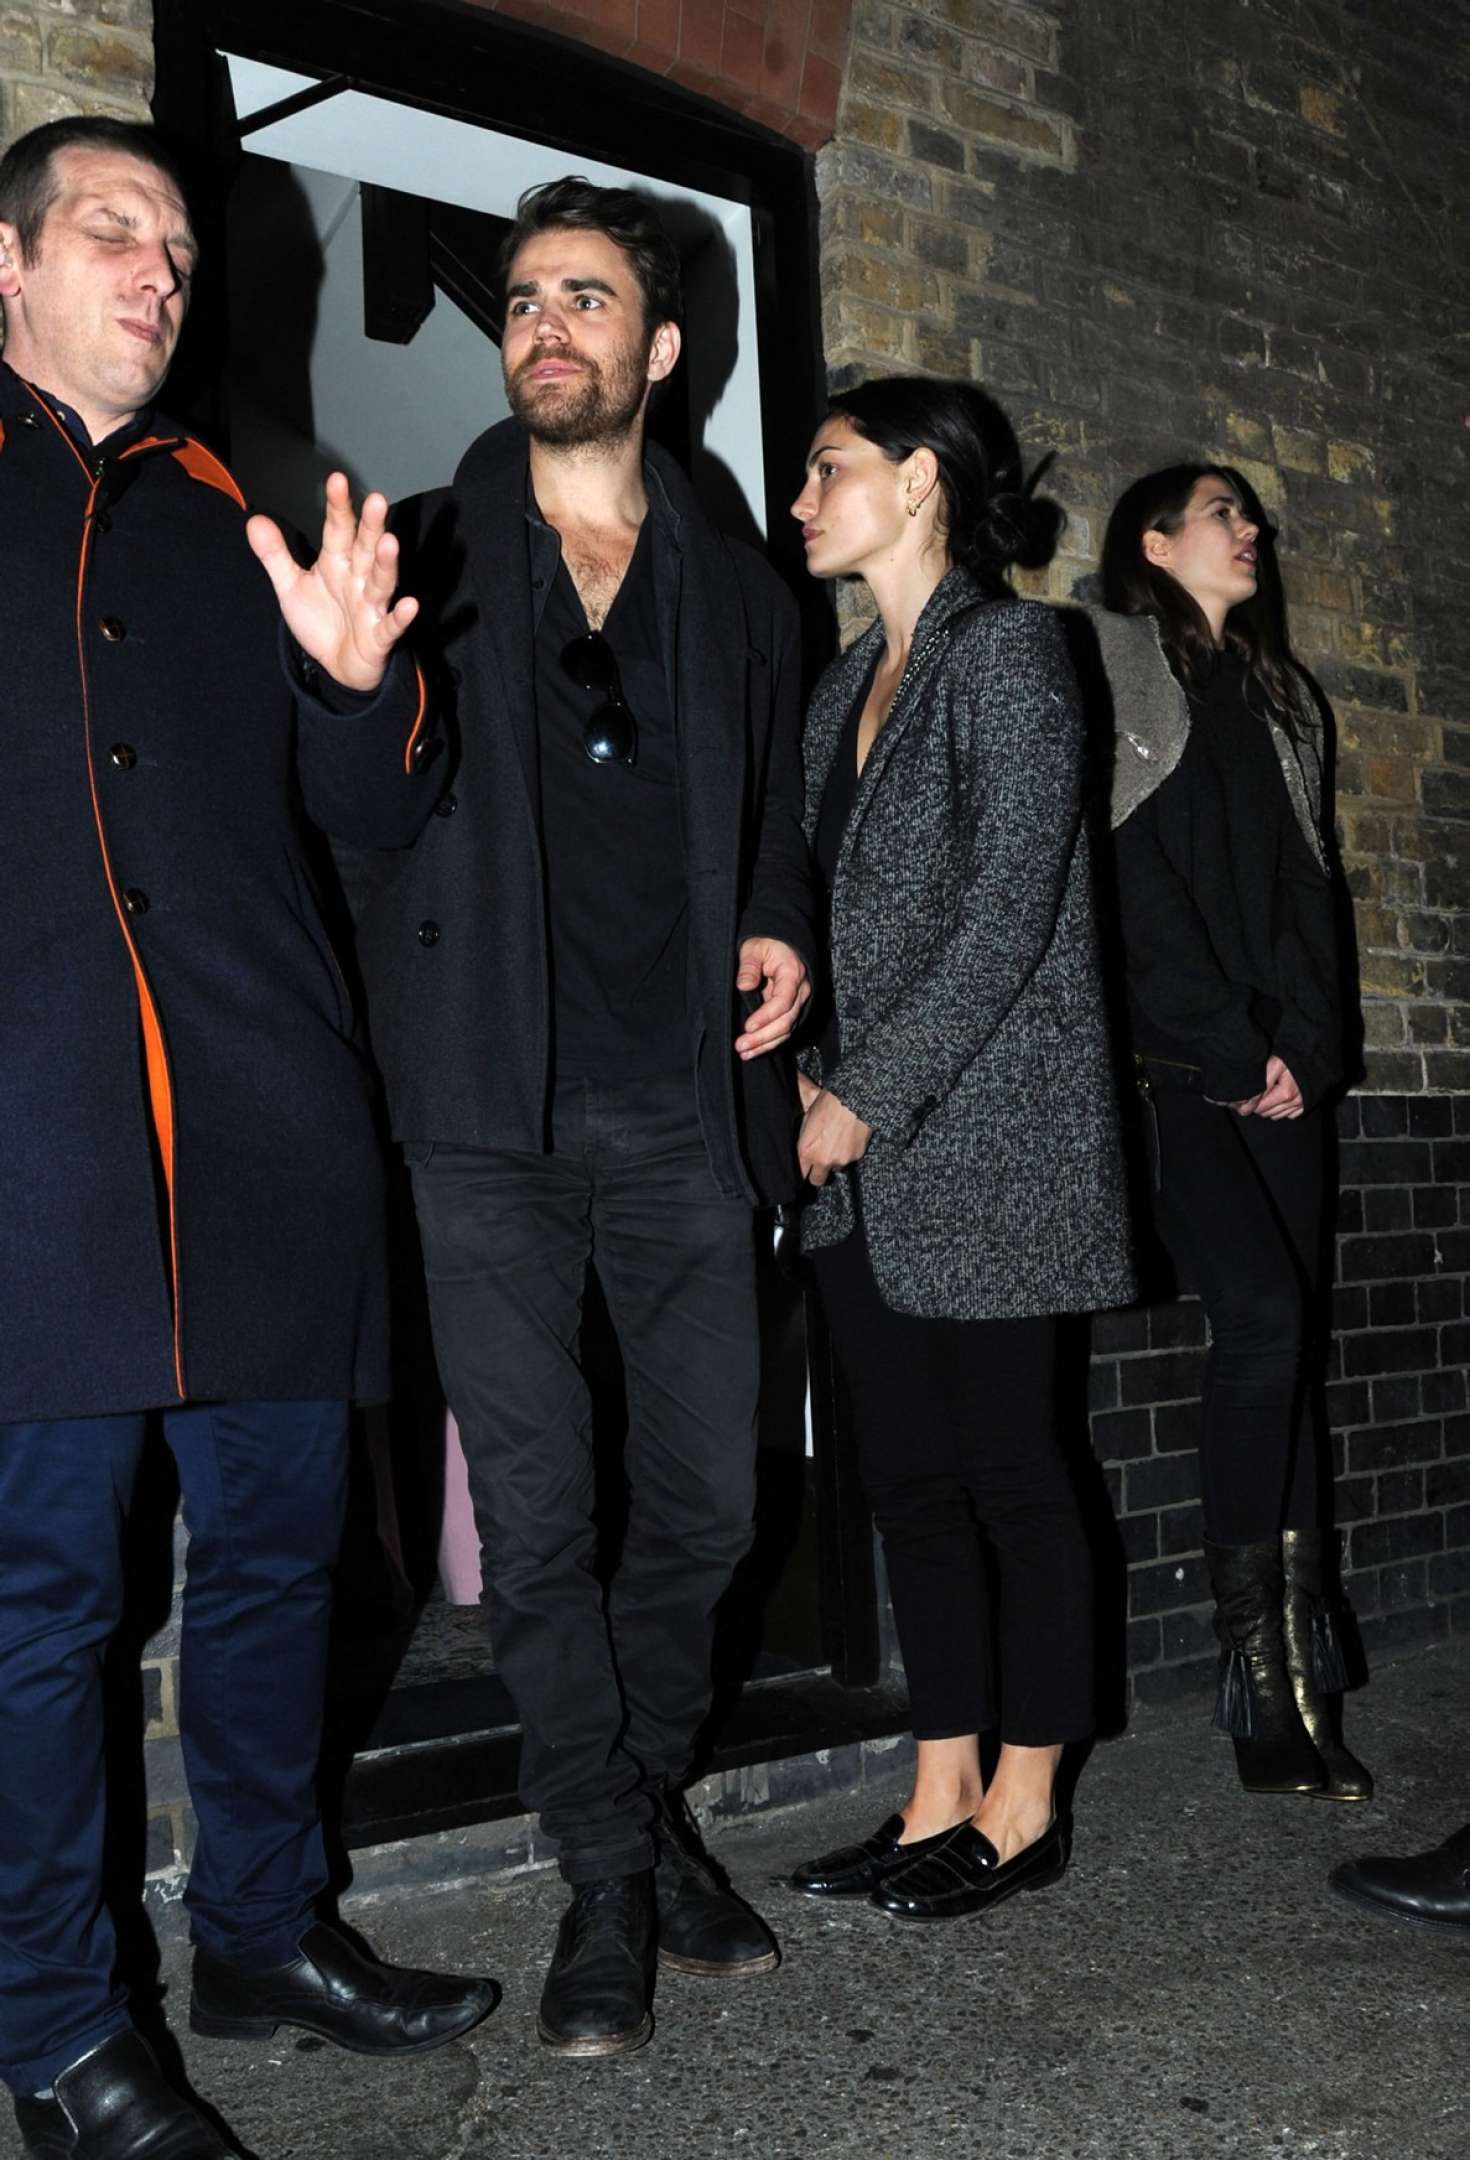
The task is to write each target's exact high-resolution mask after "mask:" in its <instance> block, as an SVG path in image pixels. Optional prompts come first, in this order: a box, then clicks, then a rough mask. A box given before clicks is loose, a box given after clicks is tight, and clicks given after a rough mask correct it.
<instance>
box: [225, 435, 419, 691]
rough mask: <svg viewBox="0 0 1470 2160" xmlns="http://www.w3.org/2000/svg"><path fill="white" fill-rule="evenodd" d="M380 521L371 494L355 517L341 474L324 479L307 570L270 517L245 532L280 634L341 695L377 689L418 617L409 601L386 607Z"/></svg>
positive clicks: (389, 583)
mask: <svg viewBox="0 0 1470 2160" xmlns="http://www.w3.org/2000/svg"><path fill="white" fill-rule="evenodd" d="M387 520H388V501H387V497H386V496H384V495H378V494H372V495H369V496H368V497H367V499H366V501H365V502H364V503H363V506H362V516H361V517H360V518H359V517H358V516H357V515H356V514H355V512H354V511H353V508H352V490H351V488H350V487H349V486H348V483H347V476H346V474H345V473H339V472H334V473H333V474H331V476H330V477H329V479H328V481H327V510H326V516H325V518H324V519H323V521H322V545H321V553H320V554H319V555H318V556H317V559H316V561H315V562H314V563H313V564H312V566H311V568H310V569H309V570H303V569H302V567H301V565H300V564H299V563H298V562H297V560H296V558H295V556H294V555H293V554H292V553H291V550H290V549H289V548H288V547H287V545H286V542H285V539H284V538H283V536H282V533H281V529H280V527H279V525H277V524H275V523H274V522H273V521H272V520H271V519H270V518H268V517H253V518H251V519H250V521H249V523H248V524H247V525H246V527H245V531H246V534H247V536H248V538H249V541H250V545H251V547H252V548H253V549H254V550H255V552H256V554H257V555H258V556H259V558H260V560H261V562H262V563H263V564H264V566H265V569H266V572H267V574H268V575H269V577H270V581H271V583H272V585H274V587H275V589H276V598H277V600H279V602H280V604H281V613H282V615H283V616H284V617H285V622H286V628H287V629H288V630H289V631H290V633H291V635H292V637H294V638H295V640H296V642H297V644H298V645H299V646H300V647H301V650H302V651H303V652H304V653H305V654H306V655H307V657H308V658H309V659H311V660H314V661H315V662H316V664H317V666H318V667H319V668H321V669H323V670H324V671H325V673H326V674H328V675H330V676H331V677H332V679H333V681H334V682H338V683H340V684H341V685H342V687H343V689H344V690H359V691H364V692H372V691H374V690H376V689H377V687H378V685H379V684H380V683H381V682H382V680H383V676H384V674H385V673H386V671H387V667H388V662H389V659H390V658H391V656H392V652H393V648H394V646H395V645H396V644H397V642H398V640H399V639H400V638H401V637H402V635H403V633H404V631H405V630H406V629H407V628H408V626H409V624H410V623H411V622H412V621H413V619H414V617H415V615H417V613H418V611H419V604H418V602H417V600H410V599H402V600H399V601H398V602H397V603H396V604H395V603H394V600H393V593H394V589H395V587H396V586H397V583H398V542H397V541H396V540H395V539H394V537H393V535H392V533H390V532H389V531H388V529H387Z"/></svg>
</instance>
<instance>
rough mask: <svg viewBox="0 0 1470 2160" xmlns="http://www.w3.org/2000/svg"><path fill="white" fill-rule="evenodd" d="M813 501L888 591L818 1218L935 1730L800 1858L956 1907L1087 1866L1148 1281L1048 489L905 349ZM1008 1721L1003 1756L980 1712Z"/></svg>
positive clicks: (900, 1905)
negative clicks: (1121, 1414)
mask: <svg viewBox="0 0 1470 2160" xmlns="http://www.w3.org/2000/svg"><path fill="white" fill-rule="evenodd" d="M792 509H793V514H794V515H795V516H796V517H797V518H799V519H800V521H801V525H802V531H803V538H804V540H805V544H806V558H807V567H808V569H809V570H810V571H811V572H812V574H813V575H814V576H817V577H827V578H830V577H855V578H861V579H862V580H863V581H864V583H865V584H866V585H867V587H868V591H869V593H870V594H871V596H872V599H873V601H874V602H875V604H876V607H877V615H878V619H877V621H876V622H875V623H874V624H873V626H872V628H871V629H870V630H868V631H867V632H866V634H865V635H863V636H862V637H860V638H859V639H858V640H857V641H856V643H855V644H854V645H853V646H852V647H851V648H850V649H849V650H848V651H847V652H846V653H845V654H844V655H843V656H842V658H840V659H839V660H838V661H836V662H835V663H834V665H833V666H832V667H831V668H830V669H829V670H828V671H827V673H826V675H825V676H824V677H823V678H822V681H821V683H820V685H819V686H818V689H817V691H816V694H815V697H814V699H813V703H812V708H811V713H810V716H809V720H808V727H807V738H806V755H807V828H808V833H809V836H810V838H811V840H812V842H813V845H814V849H815V853H816V857H817V861H818V863H819V865H820V867H821V870H822V872H823V874H824V876H825V879H826V883H827V890H828V894H829V900H830V907H829V917H830V954H831V977H832V1009H831V1012H830V1016H829V1018H828V1022H827V1026H826V1030H825V1033H824V1034H823V1035H822V1038H821V1041H820V1043H819V1045H818V1046H817V1047H816V1050H815V1052H814V1054H813V1055H812V1056H811V1058H810V1061H809V1074H808V1078H807V1080H806V1082H805V1085H804V1088H803V1098H804V1101H805V1104H806V1114H805V1118H804V1121H803V1125H802V1130H801V1136H800V1156H801V1161H802V1166H803V1168H804V1170H805V1172H806V1174H807V1176H808V1178H809V1179H810V1181H811V1183H812V1185H813V1186H814V1187H816V1188H817V1196H816V1203H815V1205H814V1206H813V1207H811V1208H810V1209H809V1210H808V1211H807V1213H806V1217H805V1222H804V1229H803V1244H804V1246H805V1248H806V1249H807V1250H808V1251H810V1253H811V1255H812V1259H813V1264H814V1267H815V1272H816V1279H817V1284H818V1287H819V1290H820V1294H821V1299H822V1304H823V1307H824V1309H825V1313H826V1317H827V1322H828V1326H829V1330H830V1334H831V1337H832V1342H833V1347H834V1350H835V1353H836V1357H837V1361H838V1364H839V1366H840V1368H841V1371H842V1374H843V1377H844V1379H845V1381H846V1387H847V1394H848V1397H849V1400H850V1402H851V1406H852V1411H853V1418H854V1424H855V1429H856V1439H857V1448H858V1453H859V1460H860V1464H861V1469H862V1474H863V1479H864V1483H865V1486H866V1490H867V1493H868V1496H869V1499H870V1501H871V1503H872V1506H873V1511H874V1515H875V1518H876V1520H877V1524H878V1527H879V1530H880V1531H881V1533H882V1537H883V1542H884V1549H885V1553H886V1557H887V1565H888V1579H889V1586H890V1590H891V1594H892V1599H893V1610H894V1616H895V1620H896V1622H897V1626H898V1632H899V1638H900V1643H901V1647H902V1651H903V1659H904V1666H905V1670H906V1673H907V1677H908V1684H909V1695H910V1704H911V1710H912V1716H913V1728H914V1734H915V1737H916V1739H917V1742H918V1761H917V1768H916V1773H915V1778H914V1785H913V1791H912V1793H911V1795H910V1797H909V1799H908V1801H907V1803H906V1804H905V1806H904V1807H903V1808H902V1810H901V1811H900V1812H899V1813H898V1814H897V1815H894V1816H892V1817H891V1818H890V1819H889V1820H888V1821H886V1822H885V1823H883V1824H882V1825H881V1826H880V1828H879V1829H878V1830H877V1831H876V1832H875V1833H874V1834H873V1836H871V1837H870V1838H868V1839H866V1840H864V1841H863V1842H862V1843H861V1844H859V1845H856V1846H851V1847H847V1848H844V1849H843V1850H841V1851H839V1852H836V1853H828V1854H824V1855H823V1856H822V1857H821V1858H820V1859H817V1860H812V1861H808V1862H806V1863H805V1864H804V1865H802V1866H801V1867H799V1868H798V1869H797V1870H796V1871H795V1874H794V1877H793V1880H794V1882H795V1885H796V1887H797V1888H798V1889H801V1890H804V1891H806V1892H808V1893H810V1894H812V1895H820V1896H852V1895H856V1894H863V1893H867V1894H869V1895H870V1896H871V1897H872V1899H873V1901H874V1902H875V1903H876V1904H877V1905H878V1906H880V1907H881V1908H882V1909H883V1910H884V1911H886V1912H888V1913H890V1914H892V1915H894V1916H895V1917H897V1918H900V1919H908V1920H939V1919H945V1918H949V1917H951V1916H954V1915H958V1914H962V1913H973V1912H978V1911H981V1910H983V1909H986V1908H987V1907H989V1906H992V1905H994V1904H996V1903H998V1902H999V1901H1000V1900H1001V1899H1003V1898H1005V1897H1007V1896H1009V1895H1010V1894H1011V1893H1012V1892H1013V1891H1016V1890H1021V1889H1028V1888H1040V1887H1042V1886H1043V1885H1044V1884H1046V1883H1049V1882H1051V1881H1053V1880H1055V1878H1056V1877H1057V1876H1058V1875H1060V1873H1061V1871H1062V1868H1063V1866H1064V1864H1065V1857H1066V1855H1065V1846H1064V1841H1063V1832H1062V1828H1061V1826H1060V1824H1059V1823H1058V1821H1057V1820H1056V1810H1055V1799H1054V1791H1053V1788H1054V1783H1055V1778H1056V1771H1057V1764H1058V1759H1059V1757H1060V1754H1061V1749H1062V1745H1063V1743H1065V1742H1067V1741H1072V1740H1079V1739H1081V1738H1083V1737H1084V1736H1085V1735H1086V1734H1087V1733H1088V1732H1089V1731H1090V1729H1091V1725H1092V1666H1093V1661H1092V1650H1091V1641H1090V1620H1091V1588H1090V1567H1089V1553H1088V1546H1087V1542H1086V1538H1085V1536H1084V1533H1083V1529H1082V1526H1081V1523H1080V1520H1079V1515H1078V1509H1077V1503H1076V1499H1075V1496H1074V1494H1073V1491H1072V1487H1071V1483H1070V1480H1069V1476H1068V1473H1067V1470H1066V1467H1065V1464H1064V1462H1063V1459H1062V1455H1061V1453H1060V1450H1059V1446H1058V1441H1057V1435H1056V1429H1055V1422H1056V1421H1055V1413H1054V1400H1053V1398H1054V1391H1055V1371H1054V1362H1055V1354H1056V1333H1057V1327H1056V1317H1055V1316H1056V1315H1057V1314H1059V1313H1063V1312H1078V1311H1083V1310H1087V1309H1090V1308H1094V1307H1098V1306H1103V1305H1111V1304H1117V1303H1121V1302H1123V1301H1125V1300H1126V1299H1127V1298H1129V1297H1130V1296H1131V1295H1132V1291H1133V1283H1132V1276H1131V1272H1130V1266H1129V1259H1128V1251H1127V1235H1126V1227H1125V1222H1124V1202H1123V1181H1122V1174H1121V1159H1120V1153H1119V1142H1118V1136H1117V1128H1116V1116H1115V1104H1114V1099H1113V1089H1112V1076H1111V1070H1110V1065H1109V1058H1108V1049H1107V1043H1106V1032H1105V1024H1104V1017H1103V1006H1102V998H1101V992H1100V986H1099V982H1098V978H1097V959H1096V940H1095V935H1094V923H1093V915H1092V902H1091V895H1090V890H1089V869H1088V853H1087V842H1086V838H1085V835H1084V832H1083V829H1082V820H1081V795H1082V768H1083V729H1082V719H1081V713H1080V709H1079V703H1078V697H1077V690H1076V684H1075V681H1074V678H1073V674H1072V669H1071V666H1070V663H1069V661H1068V657H1067V651H1066V647H1065V644H1064V640H1063V634H1062V630H1061V627H1060V625H1059V622H1058V618H1057V616H1056V615H1055V613H1054V612H1053V611H1052V610H1051V609H1050V608H1046V607H1041V606H1034V605H1026V604H1024V603H1021V602H1018V601H1017V600H1016V598H1015V595H1014V594H1013V593H1012V591H1011V589H1010V585H1009V582H1008V574H1007V573H1008V571H1009V568H1010V566H1011V564H1012V563H1014V562H1017V561H1019V560H1025V559H1027V558H1028V557H1029V558H1032V559H1034V558H1035V557H1036V556H1037V555H1038V554H1040V553H1042V552H1043V546H1042V543H1043V542H1044V541H1045V539H1046V537H1047V535H1048V533H1049V532H1050V531H1051V530H1052V528H1053V513H1051V512H1050V511H1049V510H1048V509H1047V508H1046V507H1045V506H1043V505H1042V504H1040V503H1039V502H1037V500H1036V499H1035V498H1034V496H1032V495H1031V494H1030V493H1028V492H1027V491H1026V490H1024V489H1023V488H1022V485H1021V475H1020V469H1019V458H1018V455H1017V453H1016V450H1015V444H1014V438H1013V437H1011V436H1010V433H1009V429H1008V428H1007V427H1006V425H1005V423H1004V421H1003V420H1002V419H1001V417H1000V415H999V413H998V412H997V409H996V408H995V406H994V405H993V404H991V402H990V401H989V399H987V398H986V397H985V396H984V395H983V393H981V392H980V391H978V390H977V389H975V388H974V387H973V386H972V385H969V384H966V383H945V382H930V381H921V380H916V379H906V378H889V379H886V380H880V381H875V382H869V383H865V384H863V385H862V386H861V387H860V388H858V389H855V390H851V391H848V392H846V393H845V394H843V395H841V396H838V397H834V398H833V399H832V401H831V404H830V406H829V409H828V412H827V414H826V417H825V418H824V419H823V421H822V424H821V426H820V427H819V428H818V429H817V432H816V436H815V439H814V441H813V443H812V448H811V453H810V456H809V458H808V461H807V472H806V479H805V481H804V484H803V486H802V490H801V493H800V495H799V496H798V498H797V500H796V502H795V503H794V504H793V506H792ZM987 1551H988V1554H989V1555H990V1557H991V1558H992V1559H993V1563H994V1568H995V1577H996V1581H995V1588H996V1593H997V1594H996V1600H995V1604H996V1610H997V1614H998V1627H997V1637H996V1642H995V1655H994V1658H993V1659H992V1657H991V1656H990V1655H989V1643H988V1638H989V1632H990V1629H989V1609H990V1601H989V1598H988V1594H987V1580H986V1569H985V1558H984V1554H985V1553H986V1552H987ZM996 1724H998V1725H999V1730H1000V1740H1001V1746H1000V1754H999V1760H998V1764H997V1767H996V1769H995V1772H994V1775H993V1777H992V1778H991V1780H990V1783H989V1784H988V1786H987V1785H985V1784H983V1783H982V1778H981V1762H980V1753H979V1743H978V1736H979V1734H980V1733H981V1732H983V1731H986V1730H988V1729H989V1728H991V1727H992V1726H994V1725H996Z"/></svg>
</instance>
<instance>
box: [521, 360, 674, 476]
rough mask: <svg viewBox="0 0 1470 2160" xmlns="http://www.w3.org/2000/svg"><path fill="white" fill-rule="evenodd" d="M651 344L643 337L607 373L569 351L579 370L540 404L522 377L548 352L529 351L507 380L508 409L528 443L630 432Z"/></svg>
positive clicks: (594, 439) (580, 441)
mask: <svg viewBox="0 0 1470 2160" xmlns="http://www.w3.org/2000/svg"><path fill="white" fill-rule="evenodd" d="M651 347H652V340H651V339H648V338H645V339H644V340H642V341H641V343H640V344H639V345H637V346H635V347H633V348H632V349H630V350H629V351H628V352H627V353H626V354H625V355H624V356H623V358H622V359H620V360H619V361H617V362H616V363H615V364H614V366H613V367H612V369H611V370H610V371H609V372H607V373H606V374H605V373H604V372H603V370H602V369H601V368H600V367H599V366H598V364H597V362H596V361H595V360H589V359H586V358H585V357H583V356H582V355H581V354H577V355H575V356H574V355H571V354H568V356H567V357H568V358H569V359H571V358H574V357H575V360H576V364H577V365H578V366H579V367H580V368H581V369H582V373H581V375H580V377H577V378H569V377H563V378H562V384H561V387H560V388H559V389H558V390H556V391H555V392H554V393H553V396H552V397H550V398H546V399H545V401H544V403H543V402H542V401H541V400H539V399H538V397H537V394H536V386H535V385H534V384H531V383H528V382H527V381H526V380H525V378H526V376H527V374H528V373H529V371H530V370H531V369H532V368H533V367H535V366H536V365H537V364H538V362H540V361H542V360H546V359H549V358H551V357H552V356H551V355H550V354H548V353H545V352H538V353H533V354H532V355H531V356H530V358H529V359H527V360H524V361H523V362H522V363H521V365H520V367H519V368H518V369H517V370H516V373H515V375H514V377H512V378H511V379H510V380H509V381H507V383H506V386H505V394H506V396H507V398H508V399H509V400H510V409H511V411H512V412H513V413H514V414H515V416H516V418H517V420H519V421H520V423H521V426H522V427H523V428H524V429H525V430H526V433H527V434H528V435H529V436H531V438H532V439H533V441H535V442H540V443H547V444H549V445H550V446H551V447H552V448H554V449H558V450H565V449H574V448H578V447H580V446H582V445H584V444H587V443H608V442H616V441H618V440H619V439H620V438H621V437H622V436H625V435H628V434H630V433H631V432H632V429H633V426H634V424H635V422H636V421H637V418H638V414H639V412H640V410H641V409H642V405H643V397H644V393H645V391H646V390H647V388H648V355H649V352H650V350H651ZM553 400H554V402H553Z"/></svg>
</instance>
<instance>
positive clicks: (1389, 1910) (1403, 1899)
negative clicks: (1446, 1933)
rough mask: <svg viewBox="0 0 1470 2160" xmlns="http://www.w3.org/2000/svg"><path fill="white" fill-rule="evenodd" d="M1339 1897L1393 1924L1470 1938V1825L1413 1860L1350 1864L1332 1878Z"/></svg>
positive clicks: (1374, 1858) (1373, 1859)
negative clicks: (1457, 1932) (1414, 1924)
mask: <svg viewBox="0 0 1470 2160" xmlns="http://www.w3.org/2000/svg"><path fill="white" fill-rule="evenodd" d="M1327 1880H1328V1882H1329V1883H1330V1884H1331V1886H1332V1888H1333V1889H1334V1890H1335V1891H1336V1892H1337V1894H1338V1896H1339V1897H1345V1898H1351V1899H1352V1901H1353V1903H1354V1904H1355V1905H1367V1906H1369V1907H1371V1909H1372V1910H1373V1911H1374V1912H1380V1913H1384V1914H1386V1915H1387V1916H1388V1917H1389V1918H1390V1919H1392V1920H1416V1921H1418V1922H1419V1924H1420V1926H1421V1927H1438V1928H1459V1929H1460V1930H1461V1931H1462V1932H1464V1933H1467V1934H1470V1824H1467V1826H1466V1827H1465V1828H1464V1829H1463V1830H1457V1831H1456V1832H1455V1834H1454V1836H1453V1837H1448V1838H1446V1839H1445V1841H1444V1843H1443V1845H1437V1846H1436V1847H1435V1849H1434V1851H1433V1852H1427V1853H1415V1854H1414V1855H1413V1856H1412V1858H1410V1859H1407V1860H1392V1859H1385V1858H1380V1857H1378V1856H1377V1855H1373V1856H1372V1857H1370V1858H1367V1859H1363V1860H1344V1861H1343V1862H1342V1863H1341V1865H1340V1866H1338V1867H1335V1868H1334V1869H1333V1870H1332V1873H1331V1874H1330V1875H1329V1876H1328V1878H1327Z"/></svg>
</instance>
